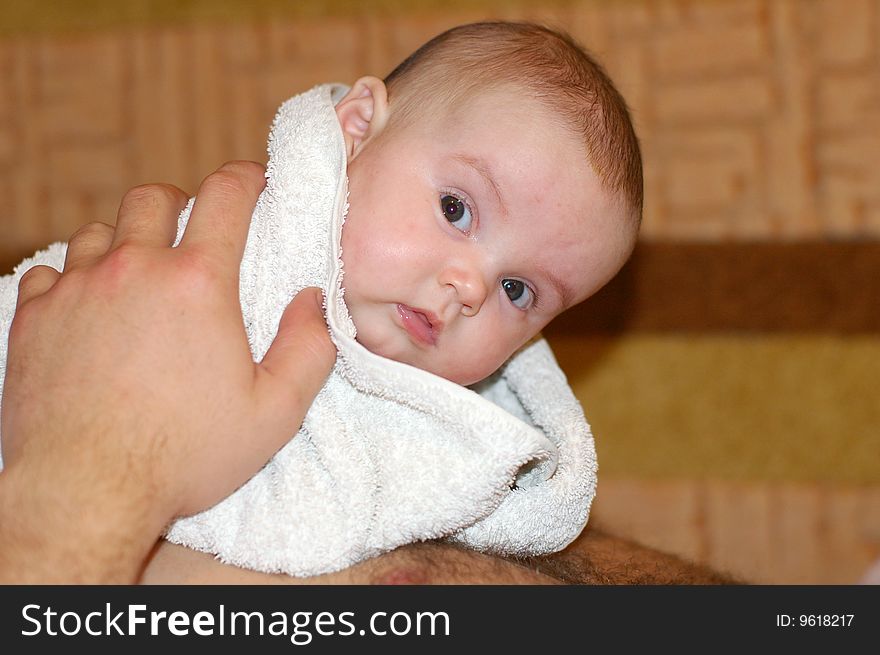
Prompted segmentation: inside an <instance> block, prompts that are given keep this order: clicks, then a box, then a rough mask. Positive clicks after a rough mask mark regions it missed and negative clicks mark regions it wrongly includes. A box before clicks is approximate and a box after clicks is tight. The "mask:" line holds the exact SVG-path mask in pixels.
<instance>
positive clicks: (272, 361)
mask: <svg viewBox="0 0 880 655" xmlns="http://www.w3.org/2000/svg"><path fill="white" fill-rule="evenodd" d="M321 303H322V294H321V290H320V289H317V288H314V287H312V288H308V289H303V290H302V291H300V292H299V293H298V294H297V295H296V297H295V298H294V299H293V300H292V301H291V303H290V304H289V305H288V306H287V309H285V310H284V314H282V316H281V322H280V324H279V326H278V334H277V335H276V336H275V340H274V341H273V342H272V345H271V347H270V348H269V350H268V351H267V352H266V355H265V356H264V357H263V361H262V362H260V364H259V366H258V367H257V378H256V392H257V397H258V398H259V400H260V403H261V405H263V409H264V412H263V414H262V416H263V418H265V419H266V420H267V422H268V423H269V424H270V426H271V427H273V428H278V429H281V428H283V429H284V430H285V432H284V435H283V438H284V439H289V438H290V436H291V435H293V434H296V432H298V431H299V428H300V425H301V424H302V421H303V418H305V415H306V413H307V412H308V411H309V407H310V406H311V404H312V401H313V400H314V399H315V396H317V395H318V392H319V391H320V390H321V387H322V386H323V385H324V382H325V381H326V379H327V376H328V375H329V374H330V370H331V369H332V368H333V364H334V362H335V361H336V348H335V347H334V346H333V342H332V341H330V334H329V332H328V330H327V324H326V323H325V322H324V314H323V311H322V309H321Z"/></svg>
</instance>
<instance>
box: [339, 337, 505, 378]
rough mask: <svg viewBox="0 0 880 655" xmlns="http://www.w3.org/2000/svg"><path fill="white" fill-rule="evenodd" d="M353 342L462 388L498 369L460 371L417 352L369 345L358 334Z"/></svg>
mask: <svg viewBox="0 0 880 655" xmlns="http://www.w3.org/2000/svg"><path fill="white" fill-rule="evenodd" d="M355 340H356V341H357V342H358V343H360V344H361V345H362V346H363V347H364V348H366V349H367V350H369V351H370V352H371V353H373V354H374V355H379V356H380V357H384V358H385V359H391V360H393V361H395V362H400V363H401V364H408V365H409V366H413V367H415V368H418V369H421V370H423V371H427V372H428V373H433V374H434V375H437V376H439V377H441V378H446V379H447V380H449V381H450V382H454V383H455V384H460V385H462V386H464V387H466V386H469V385H471V384H476V383H477V382H479V381H480V380H484V379H485V378H487V377H489V376H490V375H492V373H494V372H495V371H496V370H497V369H498V368H499V367H500V364H499V366H498V367H495V368H493V369H492V370H488V371H484V370H482V369H480V370H474V369H461V368H459V367H451V366H449V365H448V364H443V363H440V364H438V363H437V362H436V361H432V358H430V357H425V356H421V355H420V353H418V352H409V351H408V352H398V351H396V350H395V349H393V348H390V347H388V346H387V345H386V344H374V343H370V342H369V339H368V338H365V339H364V340H362V339H361V335H360V334H358V336H357V337H356V339H355Z"/></svg>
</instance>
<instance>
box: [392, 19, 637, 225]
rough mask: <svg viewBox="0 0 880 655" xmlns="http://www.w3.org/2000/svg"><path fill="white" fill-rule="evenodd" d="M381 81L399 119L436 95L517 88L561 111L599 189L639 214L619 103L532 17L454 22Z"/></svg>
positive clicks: (629, 133) (633, 151) (451, 99)
mask: <svg viewBox="0 0 880 655" xmlns="http://www.w3.org/2000/svg"><path fill="white" fill-rule="evenodd" d="M385 84H386V86H387V87H388V97H389V101H390V102H391V104H392V107H393V108H394V111H393V112H392V118H391V121H392V122H396V121H400V122H403V123H406V122H408V121H410V120H412V119H413V118H415V116H416V115H417V114H418V113H419V111H424V110H425V109H426V108H427V109H428V110H429V111H430V110H431V109H434V108H436V101H440V102H441V103H443V104H445V105H446V106H449V107H454V106H455V104H456V103H457V102H459V101H462V100H463V99H465V98H467V97H468V96H469V95H471V94H472V93H475V92H476V93H478V92H483V91H485V90H487V89H491V88H496V87H498V86H501V85H513V86H515V87H518V88H519V89H521V90H523V91H525V92H526V93H528V94H530V95H532V96H533V97H534V98H536V99H538V100H539V101H540V102H543V103H544V104H545V105H546V106H547V107H548V108H549V109H550V110H551V111H552V112H554V113H556V114H557V115H559V116H561V117H562V119H563V121H562V122H563V124H564V125H565V127H567V128H568V129H571V130H573V132H574V133H575V134H576V135H577V137H578V138H580V139H582V141H583V142H584V143H585V145H586V150H587V158H588V160H589V162H590V164H591V165H592V167H593V169H594V170H595V171H596V174H597V175H598V177H599V179H600V180H601V181H602V183H603V185H604V186H605V188H606V189H608V190H610V191H611V192H612V193H615V194H621V196H622V197H623V199H624V200H625V201H626V205H627V206H628V208H629V210H630V212H631V214H632V216H633V218H634V220H635V224H636V226H637V225H638V223H639V222H640V221H641V214H642V193H643V191H642V159H641V154H640V152H639V142H638V139H637V138H636V135H635V131H634V130H633V126H632V122H631V120H630V116H629V111H628V110H627V107H626V102H625V101H624V99H623V97H622V96H621V95H620V93H619V92H618V91H617V89H616V88H615V87H614V84H613V83H612V82H611V80H610V79H609V77H608V75H607V73H605V71H604V70H603V68H602V66H600V65H599V64H598V63H597V62H596V61H595V60H594V59H593V58H592V57H591V56H590V55H589V54H587V52H586V51H585V50H584V49H583V48H582V47H581V46H580V45H578V44H577V43H576V42H575V41H574V40H573V39H572V38H571V37H570V36H568V35H566V34H563V33H560V32H557V31H555V30H551V29H549V28H547V27H543V26H541V25H536V24H533V23H513V22H486V23H472V24H470V25H462V26H459V27H455V28H452V29H451V30H448V31H446V32H444V33H442V34H440V35H438V36H436V37H434V38H433V39H431V40H430V41H428V42H427V43H426V44H425V45H423V46H422V47H421V48H419V49H418V50H416V51H415V52H414V53H413V54H412V55H410V56H409V57H407V59H405V60H404V61H403V62H402V63H401V64H400V65H399V66H398V67H397V68H395V69H394V70H393V71H392V72H391V73H390V74H389V75H388V77H386V78H385Z"/></svg>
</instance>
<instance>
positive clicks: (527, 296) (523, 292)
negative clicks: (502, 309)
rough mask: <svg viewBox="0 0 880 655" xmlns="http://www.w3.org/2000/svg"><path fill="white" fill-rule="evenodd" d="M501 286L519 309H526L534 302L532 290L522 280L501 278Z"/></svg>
mask: <svg viewBox="0 0 880 655" xmlns="http://www.w3.org/2000/svg"><path fill="white" fill-rule="evenodd" d="M501 288H502V289H504V293H506V294H507V297H508V298H510V302H512V303H513V304H514V305H515V306H516V307H518V308H520V309H528V308H529V307H531V305H532V303H533V302H534V296H533V295H532V290H531V289H529V287H528V286H526V283H525V282H523V281H522V280H513V279H511V278H506V279H504V280H501Z"/></svg>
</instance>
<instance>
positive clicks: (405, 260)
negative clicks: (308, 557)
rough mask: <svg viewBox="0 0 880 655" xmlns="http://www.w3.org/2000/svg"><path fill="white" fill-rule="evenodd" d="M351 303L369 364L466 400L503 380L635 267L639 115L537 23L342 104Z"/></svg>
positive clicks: (436, 53) (453, 33)
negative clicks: (635, 122) (479, 386)
mask: <svg viewBox="0 0 880 655" xmlns="http://www.w3.org/2000/svg"><path fill="white" fill-rule="evenodd" d="M336 113H337V115H338V117H339V122H340V125H341V126H342V130H343V133H344V135H345V144H346V149H347V155H348V176H349V181H350V209H349V212H348V217H347V219H346V222H345V226H344V229H343V233H342V257H343V262H344V269H345V278H344V287H345V300H346V304H347V305H348V308H349V311H350V313H351V316H352V319H353V321H354V323H355V325H356V327H357V331H358V332H357V339H358V341H359V342H360V343H362V344H363V345H364V346H365V347H366V348H368V349H369V350H372V351H373V352H375V353H377V354H380V355H384V356H385V357H388V358H391V359H395V360H398V361H401V362H405V363H407V364H412V365H413V366H417V367H419V368H422V369H425V370H428V371H431V372H433V373H435V374H437V375H440V376H443V377H445V378H448V379H449V380H452V381H454V382H457V383H459V384H463V385H468V384H472V383H474V382H477V381H479V380H481V379H483V378H485V377H487V376H488V375H489V374H491V373H492V372H493V371H495V370H496V369H498V368H499V367H500V366H501V365H502V364H503V363H504V362H505V361H506V360H507V359H508V358H509V357H510V355H511V354H512V353H514V352H515V351H516V350H517V349H518V348H520V347H521V346H522V345H523V344H524V343H526V342H527V341H528V340H529V339H530V338H532V337H533V336H534V335H536V334H537V333H538V332H539V331H540V330H541V329H542V328H543V327H544V326H545V325H546V324H547V323H548V322H549V321H550V320H551V319H553V318H554V317H555V316H557V315H558V314H560V313H561V312H563V311H565V310H566V309H569V308H570V307H572V306H574V305H576V304H577V303H579V302H581V301H582V300H584V299H586V298H588V297H589V296H591V295H592V294H593V293H595V292H596V291H597V290H598V289H599V288H600V287H602V286H603V285H604V284H605V283H606V282H608V280H609V279H611V277H613V276H614V275H615V274H616V273H617V271H618V270H619V269H620V268H621V266H622V265H623V264H624V262H625V261H626V259H627V258H628V256H629V254H630V252H631V250H632V247H633V245H634V242H635V238H636V233H637V229H638V225H639V222H640V215H641V204H642V173H641V160H640V155H639V146H638V142H637V140H636V137H635V134H634V132H633V128H632V125H631V123H630V120H629V116H628V113H627V110H626V105H625V104H624V101H623V99H622V98H621V96H620V95H619V94H618V92H617V91H616V90H615V88H614V87H613V85H612V83H611V81H610V80H609V79H608V77H607V76H606V75H605V73H604V72H603V71H602V69H601V68H600V67H599V66H598V65H597V64H596V63H595V62H594V61H593V60H592V59H591V58H590V57H589V56H588V55H587V54H585V53H584V51H583V50H582V49H581V48H580V47H579V46H577V45H576V44H575V43H574V42H573V41H572V40H570V39H569V38H567V37H566V36H563V35H561V34H558V33H555V32H553V31H551V30H549V29H546V28H543V27H539V26H536V25H530V24H516V23H479V24H473V25H465V26H462V27H457V28H454V29H452V30H449V31H448V32H445V33H444V34H441V35H439V36H437V37H436V38H434V39H432V40H431V41H429V42H428V43H427V44H425V45H424V46H422V47H421V48H419V50H417V51H416V52H415V53H414V54H413V55H411V56H410V57H409V58H408V59H406V60H405V61H404V62H403V63H402V64H400V65H399V66H398V67H397V68H396V69H395V70H394V71H393V72H392V73H391V74H390V75H389V76H388V77H387V78H386V80H385V82H384V83H383V82H382V81H380V80H378V79H376V78H373V77H365V78H361V79H359V80H358V81H357V82H355V84H354V86H353V87H352V88H351V91H350V92H349V93H348V95H346V96H345V98H344V99H343V100H342V101H341V102H340V103H339V104H338V105H337V108H336Z"/></svg>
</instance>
